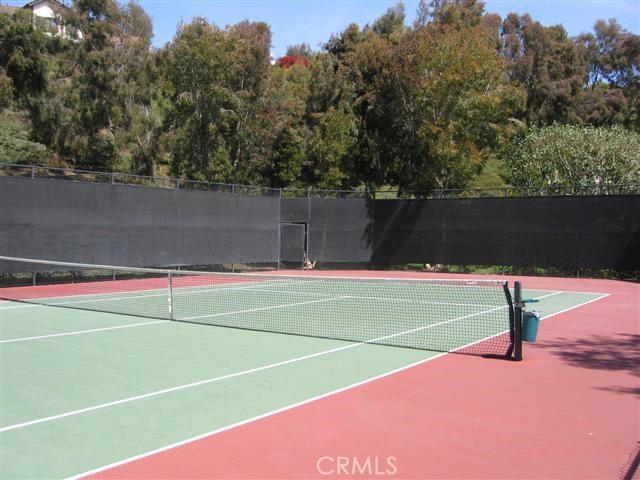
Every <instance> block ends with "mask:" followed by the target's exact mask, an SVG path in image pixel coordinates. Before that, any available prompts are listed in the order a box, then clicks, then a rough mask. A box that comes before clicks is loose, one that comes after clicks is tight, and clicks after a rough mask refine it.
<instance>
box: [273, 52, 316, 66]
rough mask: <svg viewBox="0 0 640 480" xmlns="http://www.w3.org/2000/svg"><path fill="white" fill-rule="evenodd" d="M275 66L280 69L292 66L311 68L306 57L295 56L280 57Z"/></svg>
mask: <svg viewBox="0 0 640 480" xmlns="http://www.w3.org/2000/svg"><path fill="white" fill-rule="evenodd" d="M276 64H277V65H278V66H279V67H282V68H291V67H293V66H294V65H302V66H303V67H306V68H309V67H310V66H311V62H310V61H309V59H308V58H307V57H299V56H297V55H285V56H284V57H280V58H279V59H278V61H277V62H276Z"/></svg>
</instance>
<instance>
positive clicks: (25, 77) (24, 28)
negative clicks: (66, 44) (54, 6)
mask: <svg viewBox="0 0 640 480" xmlns="http://www.w3.org/2000/svg"><path fill="white" fill-rule="evenodd" d="M49 43H50V40H49V38H48V37H47V36H45V35H44V34H43V33H42V32H40V31H38V30H35V29H34V28H33V27H32V26H31V17H30V15H29V13H28V12H27V11H23V10H19V11H18V12H16V13H15V14H14V15H13V16H12V17H10V16H8V15H5V14H0V69H1V71H2V76H3V77H4V78H5V79H4V80H3V81H2V84H3V91H4V96H5V98H7V97H8V96H9V92H8V90H9V88H11V95H10V96H11V98H12V99H15V100H16V101H18V102H19V103H20V104H21V105H24V104H25V103H26V102H27V100H28V99H29V98H31V97H33V96H34V95H38V94H39V93H40V92H42V91H43V90H44V89H45V88H46V86H47V58H46V56H47V53H48V46H49ZM6 78H8V80H6ZM9 80H10V82H9ZM5 102H6V100H5Z"/></svg>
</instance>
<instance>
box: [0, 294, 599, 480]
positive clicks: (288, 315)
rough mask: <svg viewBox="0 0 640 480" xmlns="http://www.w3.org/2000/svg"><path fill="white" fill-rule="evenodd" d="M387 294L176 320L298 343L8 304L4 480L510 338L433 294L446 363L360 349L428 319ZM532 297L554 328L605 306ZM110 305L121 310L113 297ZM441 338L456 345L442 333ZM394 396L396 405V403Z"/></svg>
mask: <svg viewBox="0 0 640 480" xmlns="http://www.w3.org/2000/svg"><path fill="white" fill-rule="evenodd" d="M292 288H293V287H292ZM385 288H386V289H385V290H384V291H383V290H382V289H381V290H380V291H375V290H373V291H372V290H371V288H370V287H368V289H367V290H366V291H363V292H358V291H355V290H354V287H353V286H352V285H349V287H348V289H349V294H348V295H347V294H344V293H342V294H340V292H338V291H336V292H333V291H332V292H326V291H322V290H318V289H317V288H315V287H313V285H312V286H311V287H310V288H306V287H305V284H301V283H298V284H296V286H295V289H296V290H295V292H294V291H293V290H291V291H289V292H285V293H282V292H280V293H276V294H275V296H274V292H271V294H269V292H266V291H264V290H266V289H263V290H262V291H251V290H249V291H248V292H247V291H245V292H243V293H242V294H241V295H240V294H239V293H234V294H233V295H232V296H231V297H229V295H225V296H223V297H221V298H225V300H220V301H219V302H216V303H215V305H217V306H215V307H211V306H209V307H207V309H206V311H201V310H200V308H201V305H202V304H203V302H204V301H205V300H204V299H203V298H199V296H200V295H205V294H206V295H207V298H208V299H210V298H211V297H210V295H211V292H210V291H207V292H205V291H197V290H196V291H191V294H190V295H188V296H185V297H184V299H181V296H180V295H176V296H175V297H174V298H175V300H174V305H173V308H174V311H175V312H178V314H179V315H180V318H181V319H182V320H187V321H204V322H208V323H211V320H210V319H211V318H212V317H213V318H216V319H217V320H215V322H216V323H218V324H222V325H226V326H240V322H249V324H250V327H251V328H258V329H260V327H264V328H262V329H270V330H274V329H277V328H280V326H281V325H283V324H284V323H283V322H288V327H287V328H289V329H291V328H293V329H294V330H296V329H298V330H297V331H294V332H293V333H298V334H296V335H284V334H279V333H269V332H264V331H255V330H244V329H238V328H223V327H220V326H212V325H203V324H198V323H196V324H194V323H186V322H176V321H170V320H162V319H160V320H158V319H154V318H144V317H142V316H128V315H124V314H115V313H104V312H100V311H88V310H79V309H74V308H61V307H60V306H50V305H35V304H27V303H20V302H2V303H0V342H1V343H0V348H1V351H0V355H1V369H2V371H1V378H0V380H1V385H0V387H1V389H0V391H1V394H0V395H1V398H0V417H1V418H0V435H1V436H0V447H1V448H0V450H1V453H0V455H1V457H0V469H1V470H0V477H1V478H3V479H10V478H63V477H70V476H75V475H80V474H82V473H84V472H87V471H91V470H93V469H97V468H100V467H102V466H105V465H109V464H112V463H114V462H119V461H122V460H125V459H127V458H130V457H133V456H136V455H140V454H144V453H146V452H149V451H152V450H155V449H159V448H162V447H165V446H167V445H171V444H174V443H176V442H181V441H185V440H188V439H190V438H193V437H196V436H198V435H203V434H206V433H208V432H213V431H216V430H219V429H224V428H228V427H230V426H233V425H235V424H238V423H241V422H246V421H250V420H251V419H254V418H256V417H259V416H261V415H267V414H269V413H272V412H274V411H277V410H280V409H286V408H288V407H291V406H293V405H295V404H298V403H301V402H305V401H308V400H310V399H313V398H315V397H319V396H323V395H327V394H330V393H332V392H335V391H337V390H340V389H345V388H348V387H350V386H353V385H354V384H358V383H361V382H366V381H369V380H371V379H373V378H375V377H378V376H381V375H385V374H388V373H390V372H393V371H395V370H398V369H402V368H405V367H408V366H410V365H412V364H415V363H418V362H423V361H425V360H427V359H430V358H434V357H436V356H438V355H442V351H443V350H446V349H453V348H456V347H462V346H463V345H467V344H469V343H473V342H477V341H478V340H481V339H482V338H491V337H492V336H495V335H496V334H497V333H500V331H501V330H499V329H498V330H495V331H494V330H491V328H493V327H489V329H488V330H480V331H478V330H475V331H474V328H473V325H474V322H475V323H478V324H488V322H484V321H483V320H486V318H485V316H487V315H488V314H487V312H489V311H491V310H493V309H495V308H498V307H494V306H493V305H494V304H493V303H489V304H484V303H483V304H477V302H475V301H474V302H470V303H473V304H474V306H475V308H476V311H477V312H479V313H476V314H466V313H465V312H466V310H465V309H466V308H467V307H468V306H469V305H455V302H452V301H448V300H447V299H446V298H438V297H437V296H436V297H434V296H433V292H431V293H430V294H429V298H430V299H431V300H429V301H425V302H422V303H420V302H418V303H419V304H420V305H423V307H424V308H425V309H427V308H428V310H429V311H430V312H431V314H432V315H433V319H431V320H430V322H431V323H430V326H429V328H430V330H429V333H430V335H432V336H433V335H435V336H436V337H437V338H438V335H440V337H439V338H438V343H439V344H438V346H439V347H442V348H440V350H439V351H430V350H422V349H417V348H404V347H398V346H388V345H376V344H370V343H362V339H360V341H359V340H358V338H356V337H360V336H363V335H366V336H368V337H367V338H369V339H374V338H380V337H388V338H390V339H391V340H393V342H395V339H397V338H399V337H397V336H394V335H397V324H398V322H394V321H393V320H392V319H393V318H402V319H403V324H404V325H405V326H406V325H407V324H408V325H409V328H410V329H412V326H413V325H414V323H415V324H417V323H416V322H418V319H417V318H414V316H415V312H416V309H418V310H419V309H420V308H422V307H416V304H415V302H413V303H410V304H404V303H403V302H402V301H400V300H399V297H394V295H393V291H389V289H388V287H385ZM403 288H406V287H403ZM409 288H410V287H409ZM176 293H179V292H176ZM293 293H295V296H294V295H293ZM524 293H525V297H526V298H531V297H534V298H540V299H541V300H540V303H538V304H536V306H535V308H536V309H537V310H540V311H541V312H543V316H547V317H548V316H550V315H553V314H556V313H559V312H562V311H564V310H567V309H570V308H574V307H576V306H579V305H582V304H584V303H587V302H589V301H592V300H594V299H597V298H599V297H600V296H601V295H598V294H587V293H571V292H549V291H525V292H524ZM150 295H153V292H152V291H149V292H145V293H143V294H142V296H143V297H145V298H144V299H142V300H141V302H142V303H140V304H139V305H137V304H135V302H137V299H139V298H140V294H138V296H137V297H136V299H134V298H132V297H133V296H134V294H127V295H124V297H125V298H126V302H125V303H126V304H124V303H123V306H122V309H123V311H125V310H126V309H130V308H131V307H132V305H137V306H136V308H138V309H139V310H138V311H136V312H135V313H137V314H138V315H144V314H145V313H148V314H149V316H150V317H153V316H159V312H160V311H162V312H164V311H165V310H166V298H164V297H163V296H162V295H159V296H157V297H149V296H150ZM301 295H303V296H304V298H305V300H301V299H300V296H301ZM403 295H404V297H403V298H406V297H407V295H408V296H410V297H412V298H413V297H418V295H419V294H418V292H411V291H409V292H408V294H407V292H406V291H405V292H403ZM472 296H473V294H472ZM104 298H105V297H104V296H100V295H92V296H84V297H82V298H81V299H78V298H73V299H72V298H71V297H68V298H66V299H62V298H61V297H58V298H55V299H51V300H50V302H49V303H58V304H59V303H62V302H85V303H74V304H67V305H63V306H64V307H71V306H74V307H81V308H92V309H93V308H96V309H100V308H102V307H101V306H100V305H99V304H101V303H102V301H103V299H104ZM150 298H152V299H154V300H152V301H151V302H150V301H149V300H150ZM247 299H248V300H247ZM110 300H111V301H110V304H114V297H113V296H112V297H110ZM325 300H326V301H325ZM41 301H45V300H41ZM245 301H246V302H249V303H247V304H242V305H240V306H241V307H242V310H241V311H240V310H236V309H237V308H238V305H239V302H240V303H241V302H245ZM116 302H117V300H116ZM132 302H134V303H132ZM180 302H183V303H182V304H180ZM225 302H227V303H225ZM336 302H338V303H340V302H346V305H344V304H343V305H341V307H340V308H341V311H342V312H344V311H348V312H351V314H352V316H353V318H351V322H350V323H349V324H350V325H351V327H350V328H349V329H348V330H344V331H340V328H344V324H345V322H344V319H341V318H336V317H335V314H336V312H337V311H338V310H336V309H335V305H336ZM429 302H432V303H429ZM251 305H261V306H260V307H253V308H252V307H250V306H251ZM456 307H457V308H458V309H457V310H456ZM118 308H119V307H118ZM212 308H216V309H219V310H212ZM153 309H158V311H157V312H156V311H154V310H153ZM460 309H462V310H460ZM478 309H479V310H478ZM483 309H484V310H483ZM145 310H147V312H145ZM461 313H464V315H462V314H461ZM196 317H198V318H196ZM385 318H386V319H391V320H387V321H384V319H385ZM422 321H423V322H424V319H423V320H422ZM261 322H262V323H261ZM264 322H267V323H268V324H267V325H265V324H264ZM407 322H408V323H407ZM440 324H442V327H441V326H440ZM292 325H293V326H292ZM322 325H325V326H324V327H323V326H322ZM327 325H328V326H327ZM353 325H357V328H355V327H353ZM445 326H446V330H445V329H444V327H445ZM266 327H268V328H266ZM431 327H434V328H431ZM420 328H425V327H419V328H418V329H416V330H418V331H417V332H416V334H415V335H412V336H411V337H410V338H411V339H412V340H411V341H410V343H412V342H418V343H419V342H422V341H423V339H422V335H423V334H424V330H420ZM440 328H442V332H445V331H446V332H447V333H442V334H438V333H434V331H440ZM497 328H502V327H497ZM336 331H338V334H337V335H334V336H337V337H341V338H349V336H353V337H354V338H353V340H354V341H346V340H336V339H329V338H320V337H328V336H331V335H328V333H330V332H336ZM354 332H355V333H357V335H355V334H354ZM301 334H304V335H301ZM308 335H314V336H308ZM393 342H387V343H393ZM409 346H417V344H416V345H409ZM525 355H526V351H525ZM477 361H479V362H486V368H491V362H494V361H496V362H499V361H501V360H485V359H478V360H477ZM525 366H526V360H525V364H523V368H524V367H525ZM424 388H428V386H427V385H425V386H424ZM398 394H401V393H399V392H393V391H390V392H389V396H390V398H393V396H394V395H398Z"/></svg>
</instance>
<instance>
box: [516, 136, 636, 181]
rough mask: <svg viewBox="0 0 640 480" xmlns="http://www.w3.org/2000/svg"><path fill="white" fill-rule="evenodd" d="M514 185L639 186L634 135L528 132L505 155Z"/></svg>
mask: <svg viewBox="0 0 640 480" xmlns="http://www.w3.org/2000/svg"><path fill="white" fill-rule="evenodd" d="M505 161H506V163H507V165H508V168H509V181H510V182H511V183H512V184H513V185H516V186H524V187H539V186H562V185H566V186H572V185H600V186H606V185H619V184H638V183H640V134H638V133H635V132H631V131H628V130H625V129H623V128H621V127H618V126H616V127H612V128H596V127H578V126H572V125H553V126H550V127H544V128H539V127H533V128H532V129H531V130H530V131H529V132H528V133H526V134H524V135H521V136H519V137H517V138H515V139H514V141H513V142H512V144H511V145H510V147H509V148H508V149H507V150H506V151H505Z"/></svg>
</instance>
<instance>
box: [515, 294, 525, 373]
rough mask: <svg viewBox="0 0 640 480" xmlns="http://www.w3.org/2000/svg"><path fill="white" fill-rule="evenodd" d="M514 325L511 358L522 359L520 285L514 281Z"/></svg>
mask: <svg viewBox="0 0 640 480" xmlns="http://www.w3.org/2000/svg"><path fill="white" fill-rule="evenodd" d="M513 297H514V308H513V311H514V316H515V318H514V325H513V359H514V360H516V361H520V360H522V306H523V304H522V285H521V284H520V282H514V285H513Z"/></svg>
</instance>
